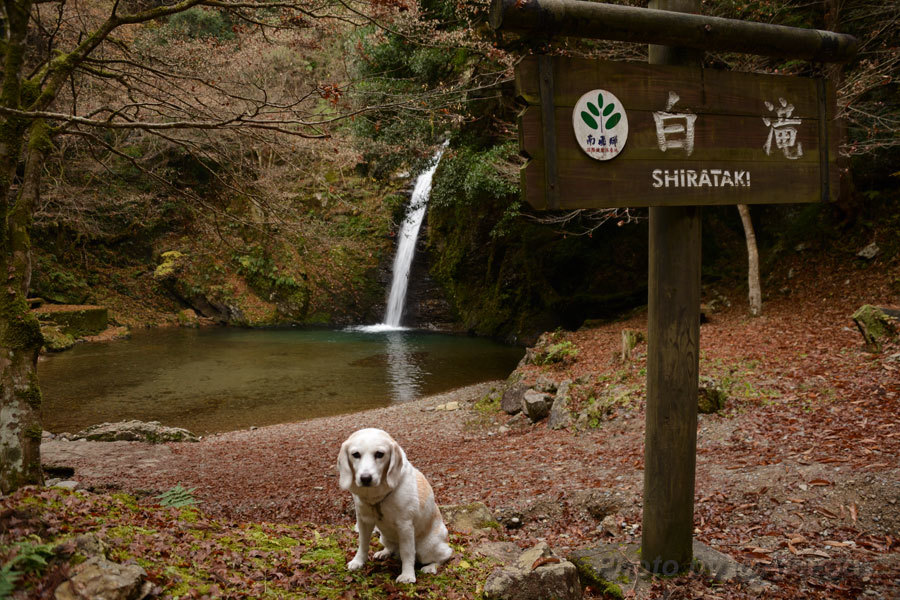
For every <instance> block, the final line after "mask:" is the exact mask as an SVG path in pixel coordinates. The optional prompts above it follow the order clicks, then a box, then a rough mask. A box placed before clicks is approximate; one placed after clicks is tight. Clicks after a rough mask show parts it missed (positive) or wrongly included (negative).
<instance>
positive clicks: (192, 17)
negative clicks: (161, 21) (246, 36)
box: [160, 6, 234, 40]
mask: <svg viewBox="0 0 900 600" xmlns="http://www.w3.org/2000/svg"><path fill="white" fill-rule="evenodd" d="M160 33H161V37H163V38H165V37H169V36H171V37H176V38H181V39H203V38H216V39H218V40H230V39H234V31H232V29H231V21H230V19H229V18H228V16H227V15H225V14H223V13H221V12H220V11H218V10H215V9H208V8H203V7H200V6H195V7H193V8H189V9H188V10H186V11H183V12H180V13H176V14H174V15H172V16H171V17H169V22H168V24H166V26H165V28H164V30H163V31H161V32H160ZM166 34H168V36H167V35H166Z"/></svg>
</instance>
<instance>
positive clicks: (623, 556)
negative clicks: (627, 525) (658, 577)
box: [566, 544, 650, 598]
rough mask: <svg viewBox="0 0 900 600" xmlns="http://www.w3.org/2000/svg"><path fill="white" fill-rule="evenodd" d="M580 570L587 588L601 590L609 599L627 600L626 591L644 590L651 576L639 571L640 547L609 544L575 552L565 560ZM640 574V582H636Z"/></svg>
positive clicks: (640, 569)
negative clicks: (633, 589) (625, 599)
mask: <svg viewBox="0 0 900 600" xmlns="http://www.w3.org/2000/svg"><path fill="white" fill-rule="evenodd" d="M566 558H567V559H568V560H569V561H571V562H572V563H573V564H574V565H575V568H576V569H578V578H579V579H580V580H581V584H582V585H584V586H591V587H592V588H594V589H596V590H601V591H602V592H603V594H604V595H605V596H606V597H609V598H624V597H625V594H624V590H626V589H627V590H630V589H632V588H636V589H637V588H639V589H645V588H646V587H648V586H649V583H650V574H649V573H647V572H646V571H645V570H644V569H642V568H641V567H640V564H641V561H640V551H639V550H638V546H637V544H606V545H602V546H600V547H597V548H584V549H581V550H576V551H575V552H573V553H572V554H570V555H569V556H567V557H566ZM635 573H637V574H638V575H637V581H635Z"/></svg>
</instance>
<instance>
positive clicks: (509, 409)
mask: <svg viewBox="0 0 900 600" xmlns="http://www.w3.org/2000/svg"><path fill="white" fill-rule="evenodd" d="M528 389H529V388H528V385H527V384H525V383H522V382H521V381H516V382H515V383H512V384H510V385H507V386H506V388H504V390H503V395H502V396H501V397H500V409H501V410H502V411H503V412H505V413H506V414H508V415H514V414H516V413H517V412H519V411H521V410H522V398H523V396H525V392H527V391H528Z"/></svg>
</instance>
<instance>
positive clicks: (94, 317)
mask: <svg viewBox="0 0 900 600" xmlns="http://www.w3.org/2000/svg"><path fill="white" fill-rule="evenodd" d="M34 314H35V315H36V316H37V318H38V319H39V320H40V321H41V322H42V323H44V324H47V323H53V324H55V325H58V326H59V329H60V331H62V333H65V334H68V335H71V336H73V337H75V338H80V337H84V336H86V335H97V334H99V333H100V332H102V331H103V330H105V329H106V328H107V327H108V326H109V313H108V311H107V309H106V308H105V307H103V306H90V305H83V306H73V305H68V304H45V305H44V306H41V307H40V308H38V309H35V311H34Z"/></svg>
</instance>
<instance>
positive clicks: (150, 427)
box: [72, 421, 199, 444]
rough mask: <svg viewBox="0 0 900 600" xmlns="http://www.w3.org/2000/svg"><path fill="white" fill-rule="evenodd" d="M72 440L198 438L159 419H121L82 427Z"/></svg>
mask: <svg viewBox="0 0 900 600" xmlns="http://www.w3.org/2000/svg"><path fill="white" fill-rule="evenodd" d="M72 439H73V440H81V439H84V440H89V441H92V442H122V441H124V442H148V443H150V444H162V443H165V442H196V441H198V440H199V438H198V437H197V436H196V435H194V434H193V433H191V432H190V431H188V430H187V429H182V428H180V427H166V426H165V425H161V424H160V423H159V421H149V422H144V421H121V422H118V423H100V424H99V425H91V426H90V427H88V428H86V429H82V430H81V431H79V432H78V433H76V434H75V435H73V436H72Z"/></svg>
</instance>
